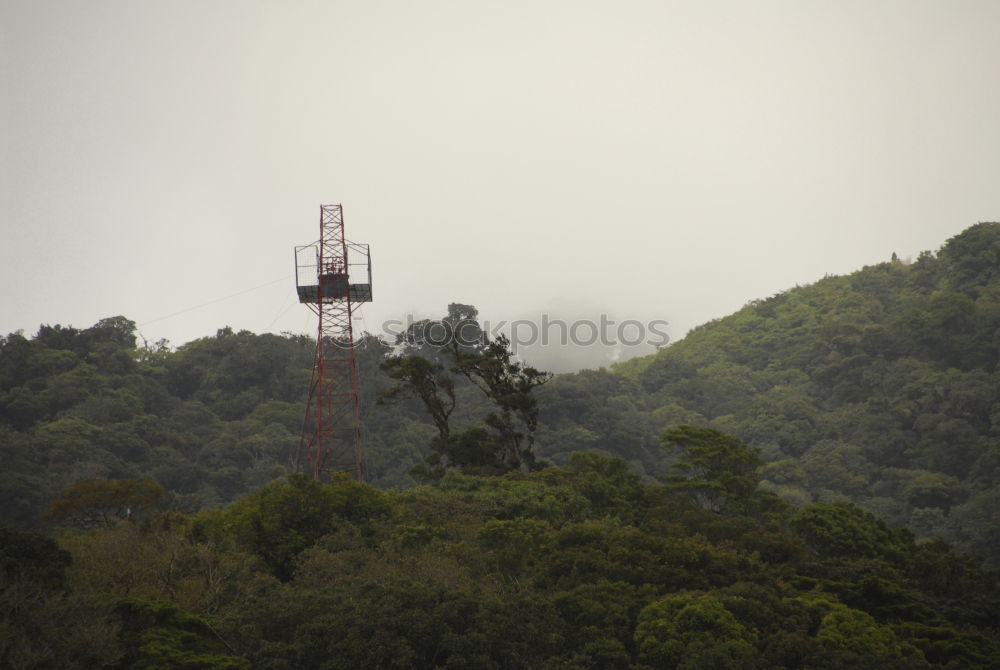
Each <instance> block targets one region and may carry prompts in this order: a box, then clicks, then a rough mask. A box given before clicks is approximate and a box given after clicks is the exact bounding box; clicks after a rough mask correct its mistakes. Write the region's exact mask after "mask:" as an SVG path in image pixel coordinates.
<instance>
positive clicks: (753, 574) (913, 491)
mask: <svg viewBox="0 0 1000 670" xmlns="http://www.w3.org/2000/svg"><path fill="white" fill-rule="evenodd" d="M651 299H653V298H652V297H651ZM656 299H657V300H663V301H666V299H664V298H659V297H657V298H656ZM475 319H476V310H475V308H474V307H472V306H469V305H459V304H452V305H450V306H449V308H448V314H447V315H445V316H443V317H442V319H441V320H439V321H433V322H425V323H422V324H416V326H415V328H414V329H412V330H411V331H408V332H407V333H406V334H405V336H404V337H403V338H401V341H400V342H398V343H391V344H390V343H386V342H384V341H381V340H379V339H378V338H375V337H372V336H367V335H366V336H365V337H364V338H363V339H362V341H361V342H360V343H359V344H358V348H357V353H358V365H359V371H360V377H361V382H362V384H361V388H360V395H361V405H362V423H363V432H364V436H365V450H366V457H367V462H368V475H369V482H370V483H371V484H372V485H373V486H365V485H360V484H356V483H353V482H349V481H346V480H344V479H335V481H334V482H332V483H331V484H325V485H321V484H318V483H315V482H311V481H308V480H306V479H303V478H301V477H299V476H295V475H293V474H292V473H294V472H296V471H297V470H298V469H299V465H300V464H299V463H298V458H299V451H300V433H301V427H302V419H303V413H304V404H305V394H306V388H307V384H308V380H309V377H310V372H311V366H312V359H313V353H314V343H313V340H312V338H311V337H309V336H305V335H291V334H285V335H281V336H277V335H255V334H253V333H249V332H245V331H243V332H233V331H232V330H231V329H229V328H223V329H221V330H219V331H218V332H217V333H216V334H215V335H214V336H211V337H205V338H202V339H199V340H195V341H193V342H190V343H187V344H185V345H183V346H180V347H178V348H176V349H173V348H171V347H169V346H168V345H167V343H165V342H159V343H152V344H150V343H143V344H142V345H139V344H138V343H137V340H136V330H135V324H134V323H133V322H131V321H129V320H128V319H126V318H125V317H121V316H118V317H111V318H107V319H103V320H101V321H100V322H98V323H97V324H95V325H94V326H92V327H89V328H85V329H77V328H73V327H68V326H58V325H55V326H48V325H45V326H42V327H41V328H40V329H39V330H38V331H37V333H35V334H34V335H33V336H31V337H25V336H24V335H23V334H21V333H13V334H10V335H7V336H6V337H3V338H0V455H2V458H3V466H4V467H3V468H2V470H0V526H4V527H7V528H6V529H4V530H2V533H0V568H2V570H3V575H2V576H3V584H2V588H0V601H2V602H4V603H5V607H6V609H5V608H3V607H0V631H3V634H2V635H0V640H2V641H3V642H2V645H0V665H3V664H6V665H9V666H10V667H12V668H35V667H100V666H101V665H102V664H112V663H118V664H119V666H116V667H136V668H139V667H175V666H176V667H180V665H183V664H185V663H186V664H187V665H184V666H183V667H206V668H208V667H217V668H242V667H249V666H248V663H251V662H252V664H253V667H261V668H286V667H287V668H324V667H329V668H341V667H344V668H347V667H369V666H370V667H400V668H404V667H420V668H435V667H456V668H457V667H497V668H500V667H505V668H518V667H524V668H535V667H551V668H557V667H559V668H583V667H594V668H599V667H601V668H604V667H630V666H632V667H636V668H644V667H650V668H675V667H676V668H681V667H683V668H725V667H733V668H742V667H761V668H831V669H832V668H853V667H857V668H924V667H941V668H945V667H948V668H953V667H956V668H957V667H970V668H980V667H981V668H988V667H996V666H997V665H998V664H1000V655H998V654H1000V651H998V647H997V644H998V638H997V635H998V631H997V628H996V622H997V621H998V620H1000V610H998V608H997V604H998V595H997V591H996V588H997V587H996V574H995V573H991V572H988V571H987V572H983V571H982V569H981V568H980V567H979V566H980V564H979V562H978V559H976V558H974V557H970V556H960V555H956V554H953V553H951V552H950V550H949V545H950V546H951V547H954V548H956V549H958V550H961V551H963V552H972V553H973V554H977V555H979V556H981V557H983V558H985V561H986V562H985V568H986V569H987V570H989V569H995V568H996V567H998V566H1000V517H998V516H997V514H996V510H997V509H998V507H1000V486H998V477H1000V384H998V381H1000V380H998V377H997V375H998V371H997V362H998V358H1000V224H980V225H977V226H974V227H973V228H970V229H968V230H966V231H965V232H963V233H962V234H961V235H958V236H956V237H955V238H952V239H951V240H949V241H948V242H947V243H946V244H945V245H944V246H943V247H942V248H941V249H940V250H939V251H938V252H937V253H930V252H925V253H923V254H921V255H920V256H919V258H917V260H916V261H913V262H909V261H900V260H898V259H896V258H895V257H893V259H892V260H891V261H888V262H886V263H883V264H880V265H876V266H872V267H866V268H864V269H862V270H859V271H858V272H855V273H853V274H851V275H848V276H844V277H826V278H824V279H822V280H820V281H818V282H816V283H815V284H812V285H809V286H805V287H797V288H794V289H791V290H788V291H786V292H783V293H781V294H779V295H776V296H772V297H771V298H767V299H763V300H759V301H754V302H753V303H750V304H748V305H746V306H745V307H744V308H743V309H742V310H740V311H739V312H737V313H735V314H733V315H731V316H728V317H725V318H723V319H719V320H717V321H714V322H711V323H708V324H705V325H703V326H701V327H699V328H696V329H695V330H693V331H692V332H691V333H690V334H688V335H687V336H686V337H685V338H684V339H683V340H681V341H679V342H677V343H675V344H673V345H671V346H670V347H668V348H666V349H664V350H663V351H661V352H659V353H658V354H656V355H654V356H649V357H646V358H641V359H633V360H631V361H627V362H626V363H623V364H620V365H617V366H615V367H614V368H613V369H611V370H606V369H602V370H587V371H582V372H579V373H576V374H568V375H559V376H556V377H555V378H553V379H551V380H549V379H548V377H547V375H544V374H543V373H540V372H538V371H535V370H533V369H531V368H529V367H526V366H523V365H521V364H519V363H518V362H516V361H515V360H513V359H510V358H509V357H508V356H507V353H508V352H507V351H506V347H505V344H504V343H503V342H502V341H500V342H494V343H493V345H491V346H486V347H473V348H471V349H467V350H463V349H461V348H458V347H454V348H452V349H451V350H447V349H440V348H435V346H434V345H431V344H429V343H428V342H427V341H426V339H424V338H422V336H421V333H424V332H426V328H428V327H434V326H435V325H436V326H440V327H444V328H448V327H454V326H455V324H458V323H465V322H469V323H475ZM536 401H537V404H536ZM428 410H431V411H430V413H428ZM442 417H444V418H443V419H442ZM730 436H734V437H730ZM505 440H506V441H507V442H509V443H510V444H513V445H514V447H513V449H510V448H506V447H504V449H506V451H504V449H501V446H502V444H501V443H504V441H505ZM496 454H504V455H503V456H502V457H501V458H497V457H496ZM619 459H621V460H619ZM855 505H856V506H855ZM15 529H18V530H15ZM24 531H32V532H24ZM34 533H42V534H44V535H48V536H49V537H56V538H57V539H58V545H57V544H56V543H54V542H53V541H52V540H50V539H47V538H46V537H43V536H42V535H38V534H34ZM941 540H943V542H942V541H941ZM946 543H947V544H946ZM57 630H58V631H69V633H68V634H66V635H63V636H62V637H58V636H56V635H55V631H57ZM331 630H335V631H338V634H337V635H335V636H331V635H329V634H328V632H329V631H331ZM57 638H58V640H57ZM4 645H5V646H4ZM74 664H75V665H74ZM171 664H172V665H171Z"/></svg>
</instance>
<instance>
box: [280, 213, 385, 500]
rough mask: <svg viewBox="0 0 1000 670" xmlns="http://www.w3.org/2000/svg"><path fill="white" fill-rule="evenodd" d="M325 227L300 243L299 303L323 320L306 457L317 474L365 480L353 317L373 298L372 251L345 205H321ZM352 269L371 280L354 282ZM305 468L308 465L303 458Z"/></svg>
mask: <svg viewBox="0 0 1000 670" xmlns="http://www.w3.org/2000/svg"><path fill="white" fill-rule="evenodd" d="M319 230H320V236H319V240H318V241H317V242H313V243H312V244H308V245H305V246H301V247H295V286H296V290H297V291H298V294H299V302H303V303H306V304H307V305H309V307H310V309H312V310H313V312H315V313H316V316H317V317H318V320H319V329H318V332H317V334H316V359H315V363H314V364H313V372H312V380H311V381H310V383H309V400H308V403H307V405H306V418H305V423H304V425H303V429H302V436H303V442H304V445H305V456H306V459H307V460H308V461H309V463H310V464H311V466H312V475H313V477H315V478H316V479H323V478H324V477H325V476H327V475H328V474H329V473H330V472H333V471H343V472H347V473H350V474H351V475H353V477H354V478H355V479H356V480H358V481H359V482H363V481H364V480H365V460H364V453H363V452H362V450H361V408H360V406H359V404H358V368H357V363H356V362H355V356H354V329H353V326H352V324H351V317H352V315H353V313H354V310H355V309H356V308H357V307H358V306H360V305H361V304H362V303H365V302H370V301H371V299H372V283H371V255H370V253H369V250H368V245H367V244H356V243H354V242H350V241H348V240H347V239H346V238H345V237H344V213H343V209H342V207H341V206H340V205H321V206H320V223H319ZM352 273H353V275H354V278H361V277H363V278H364V279H365V280H366V281H367V283H352V282H351V279H352ZM359 275H360V276H359ZM303 467H304V468H305V467H308V466H306V465H305V463H303Z"/></svg>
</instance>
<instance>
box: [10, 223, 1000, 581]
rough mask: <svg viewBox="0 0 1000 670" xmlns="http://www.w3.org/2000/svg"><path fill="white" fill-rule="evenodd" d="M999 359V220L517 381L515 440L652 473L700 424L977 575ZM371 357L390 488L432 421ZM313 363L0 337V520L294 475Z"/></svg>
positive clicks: (367, 388)
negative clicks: (647, 348)
mask: <svg viewBox="0 0 1000 670" xmlns="http://www.w3.org/2000/svg"><path fill="white" fill-rule="evenodd" d="M651 299H652V298H651ZM656 299H657V300H663V298H656ZM452 309H453V310H457V312H461V313H463V314H464V315H465V317H466V318H468V317H469V316H474V315H475V310H474V308H472V307H469V306H465V305H453V306H452ZM463 310H464V312H463ZM445 318H448V317H445ZM998 351H1000V224H980V225H977V226H974V227H972V228H970V229H968V230H966V231H965V232H963V233H962V234H961V235H958V236H956V237H955V238H953V239H951V240H949V241H948V242H947V244H945V245H944V247H942V249H941V250H940V251H939V252H937V253H936V254H935V253H930V252H925V253H923V254H921V255H920V257H919V258H918V259H917V260H916V261H914V262H912V263H910V262H903V261H899V260H895V259H894V260H892V261H889V262H886V263H883V264H881V265H877V266H872V267H866V268H864V269H862V270H860V271H858V272H855V273H854V274H851V275H848V276H844V277H827V278H825V279H822V280H820V281H818V282H816V283H815V284H812V285H810V286H805V287H798V288H794V289H791V290H789V291H786V292H784V293H781V294H779V295H776V296H772V297H771V298H767V299H763V300H759V301H755V302H753V303H751V304H748V305H747V306H745V307H744V308H743V309H742V310H740V311H739V312H737V313H735V314H733V315H731V316H729V317H726V318H723V319H720V320H718V321H714V322H711V323H708V324H705V325H703V326H701V327H699V328H696V329H695V330H693V331H692V332H691V333H690V334H688V336H687V337H685V338H684V339H683V340H681V341H679V342H677V343H675V344H673V345H672V346H670V347H668V348H666V349H664V350H663V351H661V352H660V353H659V354H658V355H655V356H650V357H646V358H641V359H633V360H631V361H628V362H626V363H624V364H621V365H618V366H616V367H615V368H614V369H613V370H610V371H609V370H596V371H595V370H589V371H583V372H579V373H576V374H569V375H559V376H557V377H556V378H555V379H553V380H552V381H550V382H549V383H548V384H546V385H545V386H543V387H541V388H540V389H539V390H538V393H537V396H538V401H539V408H540V420H539V426H538V430H537V443H536V449H537V451H538V455H539V456H540V457H541V458H545V459H548V460H550V461H552V462H554V463H557V464H560V463H565V462H566V461H567V459H568V456H569V454H570V453H572V452H574V451H581V450H597V451H601V452H604V453H606V454H609V455H614V456H618V457H621V458H623V459H625V460H626V461H627V462H629V464H630V466H631V467H632V469H633V471H635V472H637V473H640V474H646V475H650V476H658V475H662V474H664V473H666V472H667V469H668V468H669V465H670V458H669V457H668V456H665V455H664V454H663V452H662V450H661V449H660V448H659V444H658V439H659V435H660V434H661V433H662V432H663V430H664V429H666V428H668V427H669V426H672V425H677V424H682V423H687V424H694V425H707V426H711V427H713V428H717V429H719V430H721V431H723V432H727V433H731V434H734V435H736V436H738V437H740V438H741V439H742V440H744V441H745V442H746V443H747V444H749V445H751V446H753V447H757V448H759V449H761V453H762V455H763V458H764V459H765V461H766V462H767V465H766V466H765V468H764V469H763V471H762V473H761V476H762V478H763V485H764V486H765V487H767V488H769V490H772V491H774V492H775V493H777V494H778V495H780V496H781V497H783V498H785V499H786V500H789V501H791V502H793V503H796V504H803V503H807V502H810V501H837V500H852V501H854V502H857V503H858V504H860V505H861V506H862V507H864V508H865V509H868V510H870V511H872V512H874V513H875V514H876V515H878V516H879V517H881V518H883V519H885V520H886V521H887V522H889V523H890V524H892V525H901V524H905V525H908V526H910V527H911V528H912V529H913V530H914V531H915V532H916V533H917V534H918V536H927V537H939V538H944V539H946V540H948V541H949V542H952V543H954V544H955V545H956V546H958V547H961V548H962V549H964V550H969V551H974V552H976V553H979V554H981V555H984V556H986V557H987V558H988V559H989V561H990V564H991V565H993V566H997V565H1000V520H998V517H997V516H996V515H995V514H994V512H993V510H995V509H997V508H998V507H1000V487H998V486H997V483H998V476H1000V474H998V473H1000V442H998V439H1000V397H998V389H1000V384H998V379H997V370H996V364H997V358H998ZM390 353H391V349H390V346H389V345H388V344H387V343H385V342H382V341H380V340H378V339H376V338H374V337H365V338H364V339H363V341H362V342H361V343H360V345H359V348H358V362H359V367H360V376H361V382H362V387H361V396H362V397H361V403H362V413H363V414H362V419H363V424H364V426H363V428H364V434H365V443H366V455H367V459H368V473H369V480H370V481H371V482H372V483H374V484H375V485H376V486H380V487H386V486H397V487H407V486H413V485H415V484H417V483H419V479H418V478H416V477H414V476H413V475H412V474H411V470H412V468H413V467H414V466H416V465H418V464H420V463H422V462H423V460H424V458H425V457H426V455H427V454H428V452H429V445H430V443H431V441H432V439H433V437H434V435H435V429H434V426H433V423H432V422H431V420H430V419H429V417H428V416H427V414H426V412H425V411H424V408H423V407H422V406H421V405H420V403H419V401H417V400H415V399H413V398H409V399H408V398H405V397H404V398H397V399H395V400H394V401H393V402H391V403H388V404H385V403H379V402H377V399H378V397H379V396H380V394H384V393H385V392H386V390H387V389H389V388H390V387H391V386H392V384H393V380H392V379H390V378H389V376H388V375H387V374H386V372H384V371H383V370H382V369H381V368H380V365H381V364H382V363H383V362H384V361H385V360H386V357H387V356H388V355H389V354H390ZM312 355H313V343H312V340H311V338H310V337H308V336H299V335H285V336H276V335H254V334H252V333H249V332H246V331H242V332H238V333H234V332H232V331H231V330H230V329H228V328H224V329H221V330H219V331H218V333H217V334H216V335H215V336H213V337H206V338H202V339H200V340H196V341H193V342H190V343H188V344H185V345H183V346H181V347H179V348H177V349H176V350H172V349H170V348H169V347H167V346H165V343H159V344H148V343H147V344H144V345H143V346H136V338H135V330H134V324H133V323H132V322H130V321H129V320H127V319H125V318H124V317H112V318H108V319H104V320H102V321H101V322H99V323H97V324H96V325H94V326H92V327H90V328H86V329H76V328H72V327H62V326H58V325H56V326H42V327H41V328H40V329H39V331H38V332H37V333H36V334H35V335H34V336H33V337H30V338H28V337H25V336H23V335H22V334H19V333H15V334H11V335H8V336H6V337H4V338H2V339H0V445H2V449H3V454H4V460H5V465H6V467H5V468H4V470H3V472H2V473H0V502H2V504H3V507H2V511H0V514H2V521H3V523H6V524H10V525H15V526H18V527H21V528H36V527H38V524H39V514H40V513H41V512H42V510H43V509H44V508H45V507H46V506H47V505H49V504H50V503H51V502H52V501H53V500H55V498H56V496H57V495H58V494H59V492H60V491H62V490H64V489H65V488H66V487H68V486H69V485H71V484H73V483H74V482H76V481H80V480H82V479H86V478H88V477H104V478H137V479H145V478H149V479H153V480H155V481H157V482H159V483H160V484H161V485H163V486H164V487H165V488H166V489H168V490H169V491H171V492H172V493H173V494H175V502H176V504H177V505H178V506H179V507H180V508H181V509H186V510H189V511H194V510H196V509H200V508H201V507H205V506H211V505H215V504H218V503H222V502H227V501H230V500H233V499H235V498H236V497H238V496H241V495H245V494H246V493H249V492H251V491H253V490H254V489H256V488H257V487H259V486H261V485H263V484H265V483H267V482H268V481H271V480H272V479H274V478H275V477H279V476H281V475H283V474H286V473H288V472H291V471H294V470H295V468H296V459H297V457H298V450H299V434H300V432H301V422H302V416H303V404H304V401H305V391H306V386H307V383H308V378H309V374H310V367H311V365H312ZM456 394H457V400H458V402H457V406H456V409H455V415H454V420H455V422H456V423H457V424H458V425H460V426H469V425H475V424H476V422H477V421H478V420H479V416H480V414H481V403H482V401H481V398H480V397H479V395H478V394H477V392H476V391H475V389H473V388H471V387H470V386H469V384H467V383H465V384H463V383H462V380H461V379H459V380H458V383H457V386H456Z"/></svg>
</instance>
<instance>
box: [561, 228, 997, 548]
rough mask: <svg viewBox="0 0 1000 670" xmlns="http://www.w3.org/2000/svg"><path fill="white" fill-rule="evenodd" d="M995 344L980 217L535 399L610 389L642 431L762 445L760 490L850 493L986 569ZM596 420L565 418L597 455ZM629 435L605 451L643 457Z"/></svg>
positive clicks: (991, 252)
mask: <svg viewBox="0 0 1000 670" xmlns="http://www.w3.org/2000/svg"><path fill="white" fill-rule="evenodd" d="M998 354H1000V224H996V223H988V224H979V225H977V226H974V227H972V228H970V229H968V230H966V231H965V232H963V233H962V234H960V235H958V236H956V237H954V238H952V239H950V240H949V241H948V242H947V243H946V244H945V245H944V246H943V247H942V248H941V250H940V251H939V252H938V253H937V254H933V253H929V252H925V253H922V254H921V255H920V256H919V258H917V260H916V261H915V262H912V263H906V262H902V261H899V260H896V259H893V260H892V261H890V262H886V263H883V264H880V265H876V266H872V267H866V268H864V269H862V270H860V271H858V272H855V273H853V274H851V275H848V276H844V277H827V278H824V279H822V280H820V281H818V282H816V283H815V284H812V285H810V286H805V287H800V288H795V289H792V290H789V291H786V292H784V293H781V294H778V295H775V296H772V297H770V298H767V299H764V300H758V301H754V302H752V303H751V304H748V305H746V306H745V307H744V308H743V309H742V310H740V311H739V312H737V313H735V314H733V315H731V316H728V317H726V318H723V319H720V320H718V321H714V322H711V323H708V324H705V325H703V326H701V327H699V328H696V329H695V330H693V331H692V332H691V333H689V334H688V335H687V337H685V338H684V339H683V340H681V341H679V342H677V343H676V344H674V345H672V346H671V347H669V348H667V349H665V350H663V351H662V352H660V353H659V354H658V355H656V356H651V357H647V358H643V359H633V360H631V361H628V362H626V363H624V364H622V365H619V366H617V367H616V368H615V370H614V374H612V375H604V374H602V373H581V374H580V375H576V376H569V377H565V378H560V379H557V380H556V381H555V382H553V384H552V385H551V387H549V388H546V389H545V391H546V394H543V395H545V397H543V401H542V402H543V406H546V407H552V408H553V411H558V409H559V408H560V407H562V406H564V405H565V404H566V403H565V402H559V399H560V398H561V397H562V396H566V395H569V394H572V393H576V394H583V395H587V396H590V397H591V398H593V397H594V396H596V397H597V398H601V399H602V400H601V401H600V402H606V399H607V397H608V395H609V391H608V389H620V390H618V392H617V393H616V394H615V398H614V399H613V400H614V402H617V403H619V404H618V405H616V406H615V410H616V418H617V417H621V416H625V414H626V413H632V414H633V415H639V416H641V417H643V418H645V419H647V421H646V423H643V424H639V425H642V426H643V432H644V435H657V434H659V433H660V432H662V430H663V429H664V428H666V427H667V426H670V425H673V424H677V423H694V424H699V425H709V426H712V427H714V428H717V429H719V430H722V431H724V432H727V433H731V434H733V435H736V436H739V437H740V438H741V439H743V440H744V441H745V442H746V443H747V444H750V445H752V446H755V447H758V448H760V449H761V451H762V454H763V456H764V458H765V460H766V461H768V464H767V465H766V466H765V468H764V469H763V471H762V473H761V477H762V478H763V480H764V485H765V486H766V487H767V488H768V489H769V490H772V491H774V492H775V493H777V494H779V495H780V496H782V497H783V498H785V499H787V500H790V501H792V502H795V503H798V504H801V503H806V502H810V501H814V500H819V501H836V500H853V501H855V502H857V503H858V504H860V505H861V506H862V507H864V508H865V509H868V510H870V511H872V512H874V513H875V514H876V515H878V516H879V517H881V518H883V519H885V520H886V521H888V522H889V523H890V524H892V525H901V524H906V525H908V526H910V527H911V528H912V529H913V530H914V531H915V532H916V533H917V534H918V535H919V536H930V537H940V538H944V539H947V540H948V541H950V542H953V543H955V544H956V545H957V546H959V547H961V548H963V549H965V550H968V551H974V552H976V553H979V554H982V555H985V556H987V557H988V558H989V560H990V563H991V565H993V566H994V567H997V566H1000V516H997V514H996V510H997V509H1000V486H998V484H1000V372H998V370H997V360H998ZM622 378H624V379H627V380H628V381H629V382H631V385H629V384H627V383H626V382H625V381H624V380H623V379H622ZM612 380H613V381H612ZM591 388H595V389H597V390H595V392H594V393H593V394H591V393H589V389H591ZM611 393H614V391H611ZM548 394H551V395H552V396H556V398H555V400H556V401H555V402H553V398H552V397H551V396H549V395H548ZM593 404H595V405H596V404H597V402H594V403H593ZM597 416H599V414H595V413H592V412H581V413H576V414H570V415H569V417H568V419H569V420H568V421H566V422H565V425H566V426H567V428H566V429H569V430H576V426H577V425H582V426H583V427H585V428H586V429H588V430H590V431H592V432H593V433H595V435H596V441H597V442H598V443H599V444H601V446H602V447H604V448H606V449H607V448H609V447H608V446H607V445H609V444H610V441H609V439H608V438H610V437H611V434H612V432H611V431H607V430H606V429H605V428H604V427H603V426H602V425H601V424H600V423H597V422H596V421H595V417H597ZM542 418H543V421H545V422H546V423H547V424H549V425H560V426H561V425H564V424H563V423H561V421H562V417H560V418H559V419H554V418H553V414H552V413H551V412H550V413H543V417H542ZM630 423H631V422H630ZM564 430H565V429H564ZM632 444H633V445H635V446H634V448H633V449H632V450H631V451H625V450H622V449H615V450H614V453H617V454H619V455H621V456H623V457H625V458H630V459H639V460H643V454H644V453H648V450H647V451H643V449H642V448H641V442H640V438H639V436H635V438H634V439H633V441H632ZM609 450H610V449H609ZM645 460H646V461H648V460H649V458H648V457H646V459H645Z"/></svg>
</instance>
